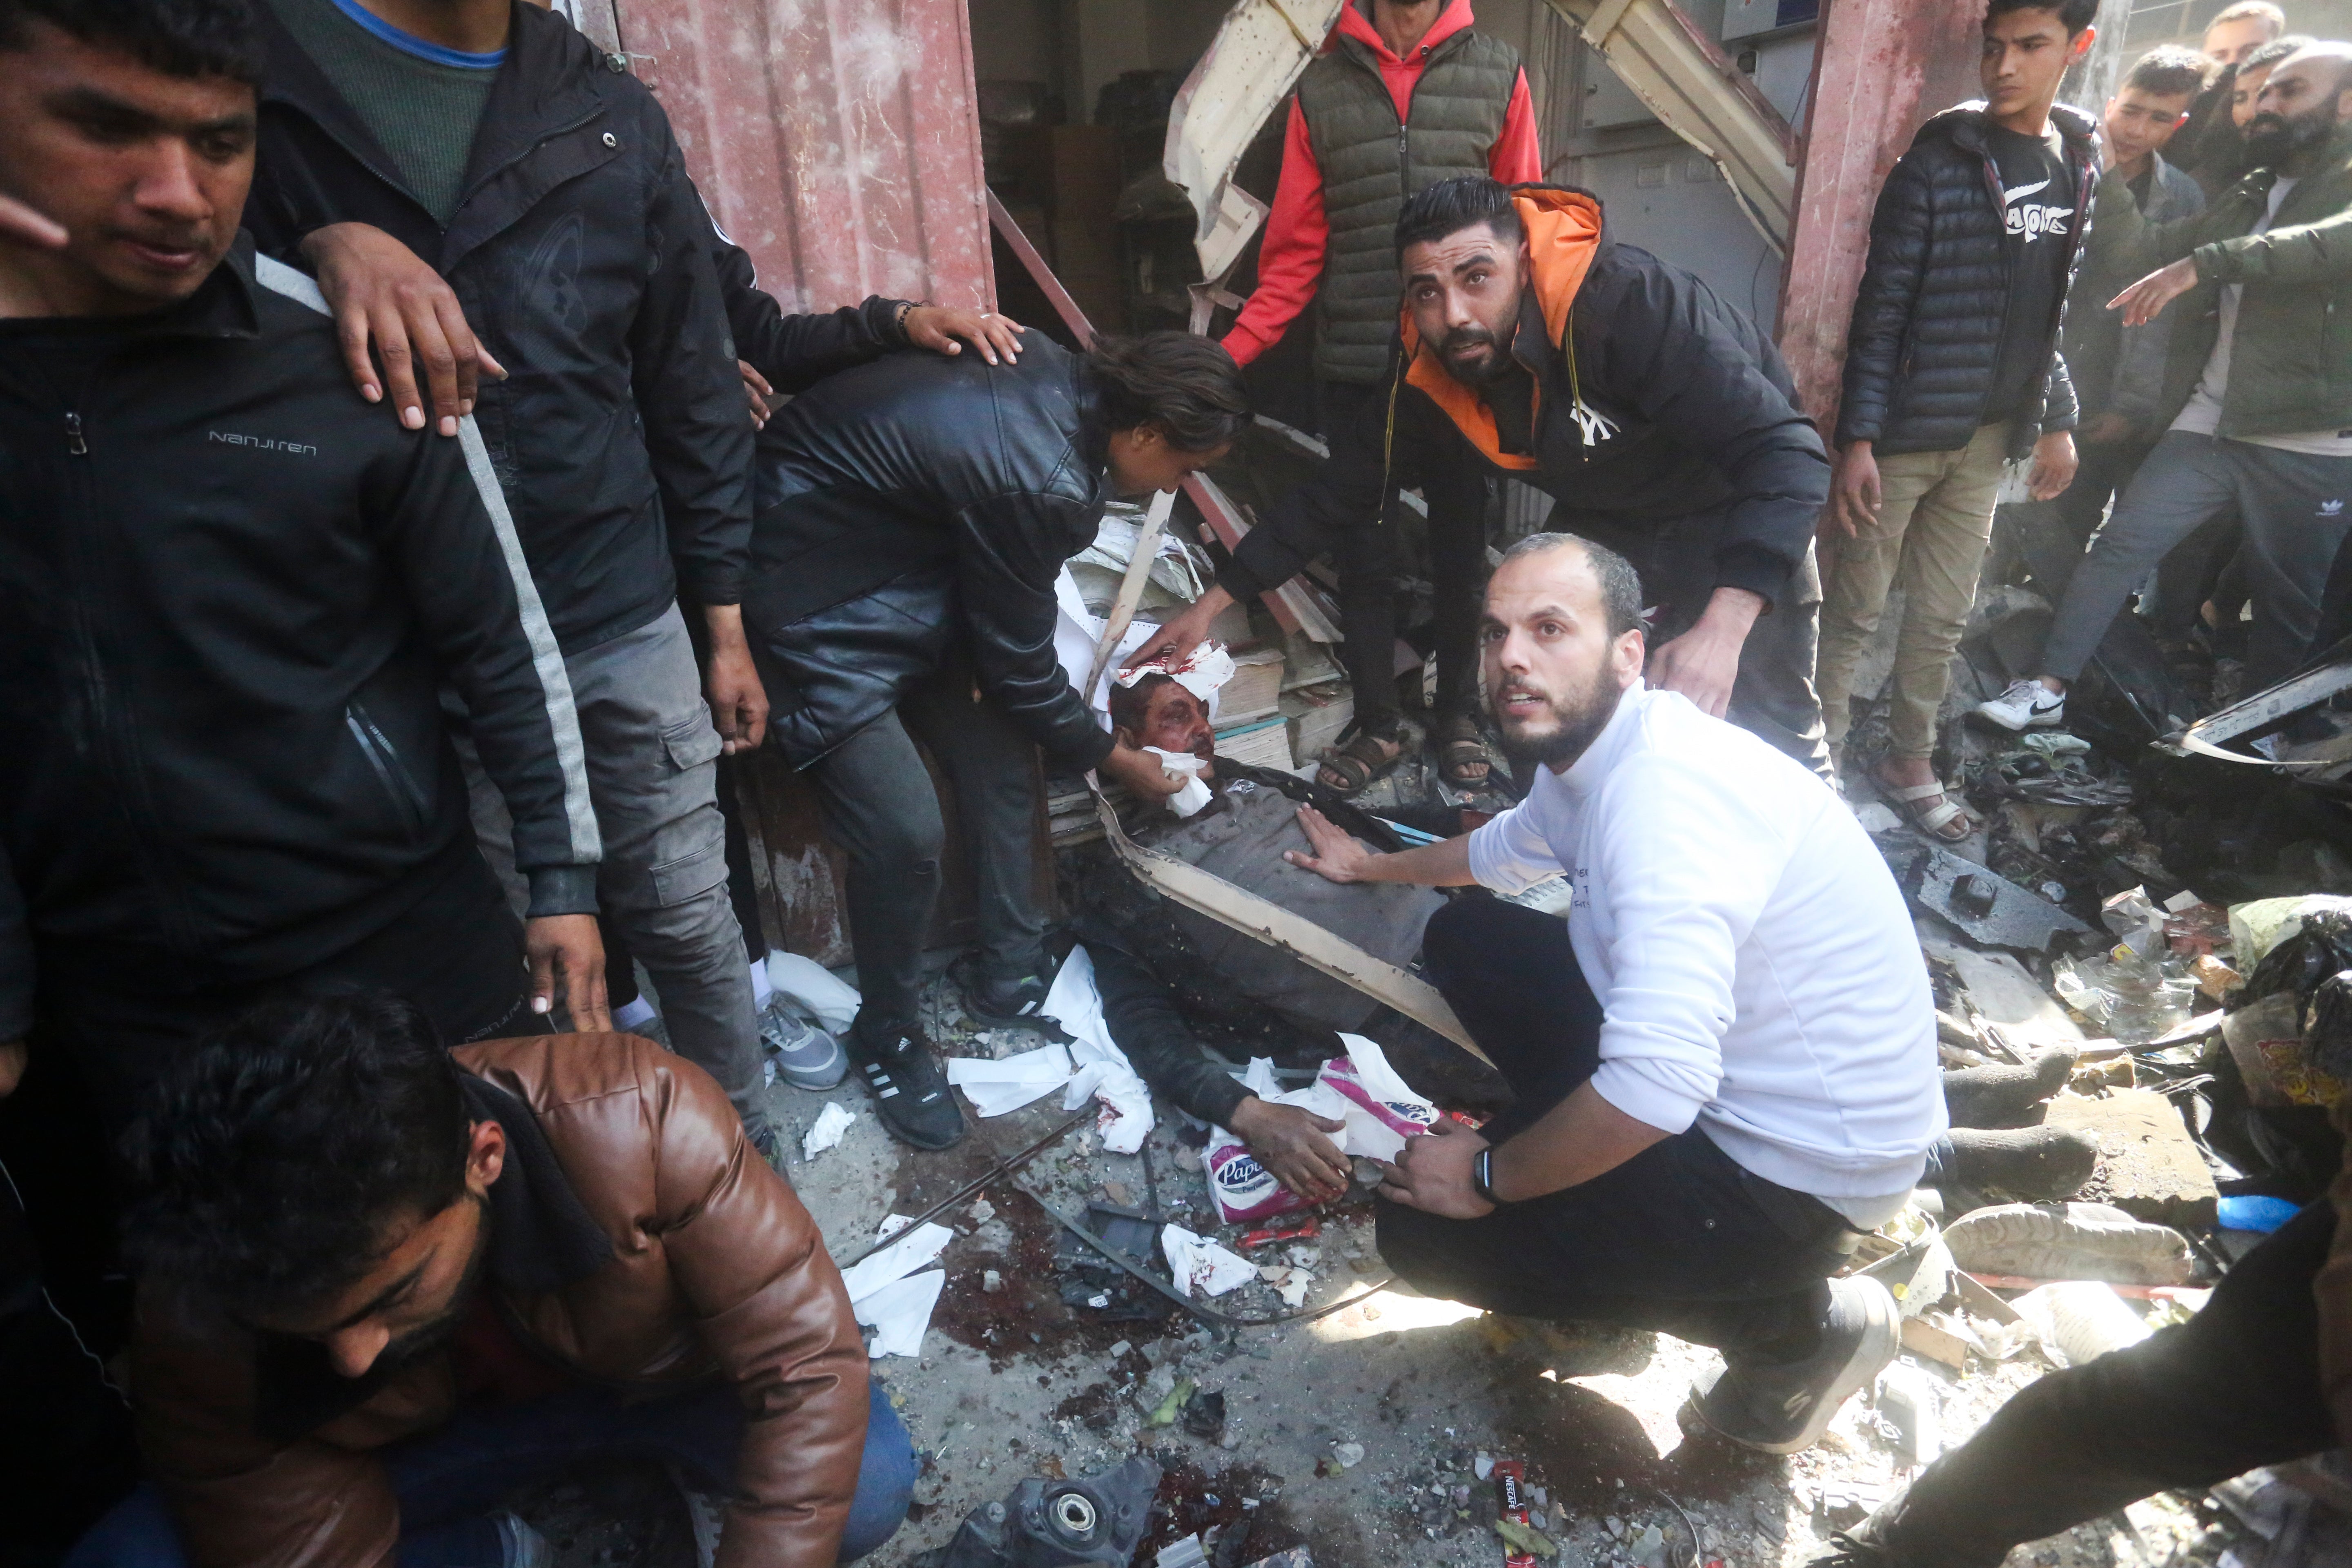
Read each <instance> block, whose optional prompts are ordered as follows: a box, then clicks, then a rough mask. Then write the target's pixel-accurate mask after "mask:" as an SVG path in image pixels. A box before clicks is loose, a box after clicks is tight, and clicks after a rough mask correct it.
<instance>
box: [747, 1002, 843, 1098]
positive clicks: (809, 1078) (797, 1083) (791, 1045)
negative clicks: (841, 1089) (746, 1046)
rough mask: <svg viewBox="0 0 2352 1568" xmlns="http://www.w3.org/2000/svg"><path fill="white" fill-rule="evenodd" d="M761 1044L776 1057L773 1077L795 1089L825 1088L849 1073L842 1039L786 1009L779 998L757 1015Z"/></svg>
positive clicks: (828, 1087) (829, 1087)
mask: <svg viewBox="0 0 2352 1568" xmlns="http://www.w3.org/2000/svg"><path fill="white" fill-rule="evenodd" d="M760 1044H761V1045H762V1046H765V1047H767V1048H768V1052H769V1054H770V1055H772V1056H773V1057H774V1058H776V1076H777V1077H778V1078H781V1079H783V1080H784V1081H785V1082H786V1083H788V1084H791V1085H792V1086H793V1088H794V1089H819V1090H822V1089H831V1088H833V1087H835V1085H836V1084H838V1083H840V1082H841V1080H842V1079H845V1078H846V1077H848V1076H849V1053H848V1052H846V1051H845V1050H843V1049H842V1048H841V1042H840V1041H839V1040H836V1039H835V1038H834V1037H832V1036H831V1035H828V1034H826V1033H825V1032H824V1030H823V1029H820V1028H818V1027H817V1026H815V1025H814V1024H812V1023H809V1022H808V1021H806V1020H805V1019H803V1018H801V1017H798V1016H795V1015H793V1013H791V1012H788V1011H787V1010H786V1009H785V1007H784V1005H783V1003H782V1000H781V999H779V1000H776V1001H772V1002H770V1003H769V1004H768V1007H767V1011H765V1012H764V1013H761V1015H760Z"/></svg>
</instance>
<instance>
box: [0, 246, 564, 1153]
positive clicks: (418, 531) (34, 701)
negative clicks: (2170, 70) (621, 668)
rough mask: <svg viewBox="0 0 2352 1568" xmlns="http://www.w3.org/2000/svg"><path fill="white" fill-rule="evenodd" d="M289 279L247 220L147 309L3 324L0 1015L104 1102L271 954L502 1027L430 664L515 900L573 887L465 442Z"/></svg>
mask: <svg viewBox="0 0 2352 1568" xmlns="http://www.w3.org/2000/svg"><path fill="white" fill-rule="evenodd" d="M317 298H318V297H317V293H316V290H315V289H312V288H311V287H310V283H309V280H308V279H303V278H301V277H300V276H299V274H296V273H293V272H292V271H290V270H289V268H284V267H280V266H278V265H277V264H275V263H273V262H270V261H268V260H267V259H266V258H256V256H255V255H254V252H253V249H252V246H251V242H250V241H249V240H245V239H241V240H240V242H239V244H238V245H237V247H236V248H235V249H234V250H233V251H231V252H230V254H229V256H228V257H227V258H226V260H225V261H224V262H223V263H222V264H221V265H220V266H219V267H218V268H217V269H216V270H215V271H214V273H213V274H212V276H211V278H210V279H208V280H206V282H205V284H204V286H203V287H202V288H201V289H197V290H196V291H195V293H194V296H193V297H192V298H190V299H189V300H187V301H186V302H185V303H184V304H181V305H178V306H175V307H173V308H172V309H170V310H166V311H164V312H163V313H162V314H160V315H154V316H143V317H138V318H134V319H131V320H129V321H121V322H116V321H110V320H105V319H100V320H98V321H89V320H75V321H57V320H54V319H46V320H45V319H34V320H29V321H7V322H4V323H0V451H5V467H0V723H5V726H6V729H7V732H8V734H9V735H10V737H11V742H10V744H9V745H8V747H7V748H5V753H0V849H5V856H6V862H7V864H8V866H9V867H10V868H12V870H13V873H14V878H13V880H14V884H15V889H16V894H17V896H18V898H20V899H21V900H22V904H23V908H24V915H23V918H24V920H25V921H26V927H27V928H28V934H29V951H30V952H32V954H33V955H34V963H33V974H32V976H31V979H32V981H33V985H32V991H31V994H29V995H27V994H24V992H23V983H22V981H21V980H20V981H19V982H18V983H17V984H16V985H13V986H10V987H8V988H7V991H6V993H5V994H0V1037H8V1038H15V1037H16V1035H15V1034H14V1033H12V1032H10V1031H9V1030H8V1029H7V1028H6V1027H5V1024H6V1023H7V1022H8V1021H12V1020H13V1021H16V1022H26V1021H30V1018H31V1016H32V1015H33V1014H34V1012H36V1011H37V1012H38V1013H39V1015H40V1016H42V1018H43V1020H44V1021H45V1023H47V1025H50V1026H54V1028H55V1030H56V1032H57V1036H58V1039H59V1040H60V1042H61V1043H62V1042H70V1043H71V1045H72V1046H73V1047H74V1049H75V1051H76V1054H77V1055H78V1057H79V1059H80V1065H81V1067H82V1068H83V1071H84V1074H85V1076H86V1077H88V1078H89V1079H90V1080H91V1088H92V1089H94V1091H95V1092H96V1093H97V1095H98V1097H99V1100H100V1108H101V1110H104V1111H105V1112H106V1113H108V1114H109V1115H110V1116H111V1117H116V1118H120V1117H123V1116H127V1115H128V1114H129V1113H130V1110H131V1103H132V1100H133V1098H134V1096H135V1092H136V1090H137V1089H138V1086H139V1085H140V1083H141V1082H142V1081H143V1079H145V1078H146V1077H147V1076H148V1074H149V1072H150V1071H151V1070H152V1068H153V1067H154V1066H155V1065H156V1062H155V1053H156V1052H158V1051H164V1050H170V1049H173V1048H176V1047H179V1046H181V1045H183V1044H184V1043H185V1042H186V1041H187V1040H188V1039H189V1038H191V1037H193V1036H194V1035H195V1034H197V1033H201V1032H202V1031H203V1030H204V1029H205V1027H207V1026H211V1025H215V1024H218V1023H220V1022H223V1021H225V1020H226V1018H227V1017H228V1016H230V1015H232V1014H233V1013H234V1012H235V1011H236V1010H237V1009H238V1007H239V1006H240V1005H242V1004H243V1003H244V1002H245V1001H247V999H249V998H250V997H252V996H254V995H256V994H258V993H259V992H260V991H261V990H263V989H264V988H267V987H268V986H270V985H272V984H278V983H283V982H286V981H288V980H289V979H293V978H297V977H305V976H310V977H316V978H318V979H320V980H325V979H328V978H351V979H358V980H367V981H372V982H374V983H377V984H398V985H400V986H401V987H402V988H403V989H405V990H408V991H409V992H410V993H411V994H413V995H414V996H415V999H416V1000H417V1001H418V1002H419V1003H420V1004H422V1005H424V1006H425V1009H426V1010H427V1011H428V1012H429V1013H431V1014H432V1015H433V1016H434V1019H435V1022H436V1024H438V1025H439V1026H441V1028H442V1029H443V1030H444V1032H445V1033H446V1034H447V1035H448V1036H449V1037H450V1039H451V1040H452V1041H453V1042H454V1041H457V1040H464V1039H469V1038H475V1037H481V1036H483V1035H485V1034H487V1033H488V1032H489V1031H490V1030H492V1029H494V1028H499V1027H506V1028H510V1029H516V1028H521V1027H523V1024H522V1018H521V1005H522V990H523V986H522V971H521V968H520V946H519V943H518V942H516V940H515V937H514V935H513V925H512V921H511V919H510V918H509V916H508V915H507V913H506V910H505V906H504V901H503V900H502V899H501V898H500V897H499V892H498V889H497V888H496V886H495V884H494V883H493V882H492V881H491V880H490V879H489V875H488V869H487V868H485V867H484V866H483V864H482V860H481V858H480V856H479V855H478V854H477V853H476V852H475V847H474V834H473V830H472V827H471V825H470V822H469V819H468V817H467V810H466V787H465V782H464V779H463V777H462V776H461V774H460V773H459V770H458V765H457V755H456V753H455V752H454V751H453V749H452V747H451V745H450V742H449V740H448V737H447V734H446V731H445V727H444V724H443V721H442V716H441V710H440V705H439V701H438V699H437V695H436V694H437V691H438V689H440V687H441V686H443V685H444V684H445V683H446V685H448V686H450V687H452V688H454V689H456V690H457V692H458V693H459V694H460V695H462V696H463V697H464V698H465V699H466V701H467V707H468V708H469V710H471V711H472V714H473V731H474V737H475V742H476V744H477V745H478V747H479V748H480V752H481V756H482V761H483V763H484V765H485V767H487V768H488V771H489V773H490V774H491V776H492V777H493V778H494V779H495V780H497V782H498V784H499V788H500V791H501V793H502V795H504V796H505V799H506V801H507V804H508V806H509V810H510V812H511V814H512V816H513V821H514V853H515V858H516V860H517V862H518V864H519V865H520V866H521V867H522V868H524V870H525V871H526V873H527V874H528V876H529V878H530V888H531V900H532V901H531V906H530V912H531V914H532V915H533V916H534V917H557V916H577V915H583V914H586V913H589V912H592V911H593V910H594V908H595V866H596V860H597V856H598V841H597V835H596V824H595V818H594V816H593V812H592V811H591V809H590V806H589V803H588V796H587V787H588V786H587V779H586V775H585V773H584V772H583V769H582V767H581V763H580V757H579V746H580V742H579V731H578V724H577V721H576V719H575V718H574V716H573V713H572V704H571V701H570V700H569V698H568V697H567V696H566V695H565V694H564V692H563V690H562V684H561V681H560V671H561V661H560V659H559V658H558V657H557V655H556V651H555V642H554V638H553V637H552V635H551V633H550V631H549V628H548V626H547V622H546V617H545V615H544V614H543V612H542V611H541V606H540V604H539V600H538V595H537V591H536V589H535V588H534V586H533V584H532V583H531V580H530V575H529V574H527V573H525V572H524V571H522V570H521V568H520V562H519V561H516V560H514V559H512V558H511V557H510V556H509V553H508V550H507V546H508V545H509V543H510V542H511V541H512V538H513V533H512V525H511V523H509V521H507V518H506V515H505V511H504V506H503V502H502V500H501V499H500V498H499V494H498V491H497V489H495V487H488V486H485V485H484V484H483V483H482V482H481V481H480V479H479V477H478V475H477V473H476V472H475V471H474V469H473V468H472V467H471V466H470V465H469V463H468V461H467V458H468V457H469V456H472V455H476V454H478V453H479V451H480V449H481V448H480V445H479V437H477V436H476V435H474V434H473V432H472V431H471V430H470V429H469V430H467V432H466V433H465V435H464V436H463V437H462V438H461V440H460V441H442V440H439V439H437V438H436V437H431V436H428V435H425V434H422V433H415V432H410V431H406V430H403V429H401V428H400V427H399V426H397V425H395V424H394V422H393V421H391V420H389V419H386V418H384V417H383V416H382V415H381V414H380V413H377V412H375V411H373V410H371V409H370V408H369V407H368V406H367V405H365V404H364V403H362V402H361V401H360V400H359V398H358V397H357V396H355V395H353V394H352V388H351V384H350V382H349V381H348V380H347V379H346V378H345V376H344V375H343V374H342V372H341V365H340V361H339V357H338V355H337V353H336V348H335V333H334V324H333V322H332V321H330V320H329V319H328V318H327V316H326V315H325V314H324V313H323V311H322V310H320V307H319V305H318V303H317ZM19 951H25V950H23V949H20V950H19Z"/></svg>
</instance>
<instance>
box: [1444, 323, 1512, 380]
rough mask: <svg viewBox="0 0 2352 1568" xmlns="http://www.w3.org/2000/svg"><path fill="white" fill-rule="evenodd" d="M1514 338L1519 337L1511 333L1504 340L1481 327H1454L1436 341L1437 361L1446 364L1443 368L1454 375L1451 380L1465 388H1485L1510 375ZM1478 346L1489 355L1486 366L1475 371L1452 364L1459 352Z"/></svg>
mask: <svg viewBox="0 0 2352 1568" xmlns="http://www.w3.org/2000/svg"><path fill="white" fill-rule="evenodd" d="M1517 336H1518V333H1517V331H1513V332H1512V334H1511V337H1510V338H1509V339H1503V338H1497V337H1496V335H1495V334H1494V333H1492V332H1490V331H1487V330H1486V328H1484V327H1455V328H1454V330H1453V331H1449V332H1447V333H1446V334H1445V336H1444V337H1443V338H1441V339H1439V340H1438V343H1437V357H1438V358H1439V359H1441V360H1443V361H1444V363H1445V368H1446V370H1447V371H1448V372H1450V373H1452V374H1453V375H1454V380H1456V381H1459V382H1461V383H1462V384H1464V385H1465V386H1481V385H1486V384H1491V383H1493V382H1495V381H1496V380H1498V379H1500V378H1501V377H1502V376H1504V375H1506V374H1509V372H1510V368H1511V342H1512V341H1514V340H1516V339H1517ZM1481 346H1483V347H1485V348H1486V350H1487V351H1488V352H1487V354H1486V363H1484V364H1483V365H1481V366H1479V367H1478V368H1477V369H1475V370H1465V368H1464V367H1462V366H1460V365H1458V364H1456V363H1454V354H1455V353H1456V352H1458V351H1459V350H1462V349H1467V348H1478V347H1481Z"/></svg>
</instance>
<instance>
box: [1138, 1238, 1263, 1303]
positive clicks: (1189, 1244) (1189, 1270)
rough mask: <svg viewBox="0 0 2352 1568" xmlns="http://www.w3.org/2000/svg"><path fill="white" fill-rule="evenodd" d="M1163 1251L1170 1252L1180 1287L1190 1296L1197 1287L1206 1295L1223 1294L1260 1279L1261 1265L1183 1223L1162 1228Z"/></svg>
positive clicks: (1169, 1259) (1169, 1261) (1161, 1247)
mask: <svg viewBox="0 0 2352 1568" xmlns="http://www.w3.org/2000/svg"><path fill="white" fill-rule="evenodd" d="M1160 1251H1161V1252H1163V1253H1165V1254H1166V1255H1167V1258H1168V1268H1169V1269H1170V1271H1171V1272H1172V1273H1173V1274H1174V1275H1175V1276H1176V1288H1177V1289H1180V1290H1181V1291H1183V1292H1184V1294H1185V1295H1187V1296H1190V1295H1192V1293H1193V1291H1195V1290H1198V1291H1199V1292H1200V1293H1201V1294H1202V1295H1203V1296H1222V1295H1223V1294H1224V1293H1225V1292H1226V1291H1228V1290H1230V1289H1234V1287H1235V1286H1237V1285H1242V1284H1246V1283H1247V1282H1248V1281H1250V1280H1252V1279H1256V1278H1257V1266H1256V1265H1255V1264H1254V1263H1252V1262H1251V1261H1250V1260H1249V1259H1248V1258H1238V1257H1235V1256H1234V1254H1233V1253H1230V1252H1228V1251H1226V1250H1225V1249H1224V1248H1223V1247H1219V1246H1218V1245H1217V1244H1216V1243H1215V1242H1213V1241H1207V1240H1204V1239H1202V1237H1197V1236H1194V1235H1193V1234H1192V1232H1191V1231H1189V1230H1186V1229H1185V1228H1184V1227H1183V1226H1181V1225H1171V1226H1161V1227H1160Z"/></svg>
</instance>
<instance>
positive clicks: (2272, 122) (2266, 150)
mask: <svg viewBox="0 0 2352 1568" xmlns="http://www.w3.org/2000/svg"><path fill="white" fill-rule="evenodd" d="M2335 131H2336V100H2335V99H2334V98H2333V97H2331V98H2329V99H2328V100H2326V103H2325V104H2324V105H2322V106H2321V107H2319V108H2316V109H2309V110H2305V111H2304V112H2303V113H2301V114H2297V115H2294V116H2288V115H2284V114H2272V113H2268V112H2264V113H2262V114H2257V115H2255V116H2254V117H2253V118H2252V120H2249V121H2246V152H2247V154H2248V155H2249V156H2250V157H2252V160H2253V162H2254V163H2257V164H2260V165H2261V166H2263V167H2264V168H2269V169H2275V168H2277V167H2278V166H2279V165H2280V164H2281V163H2286V162H2288V161H2289V160H2290V159H2292V158H2294V156H2295V154H2296V153H2307V152H2309V151H2310V150H2311V149H2312V148H2314V147H2316V146H2318V145H2319V144H2320V143H2321V142H2325V141H2326V140H2327V139H2328V137H2329V136H2331V135H2333V134H2334V133H2335Z"/></svg>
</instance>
